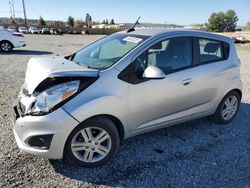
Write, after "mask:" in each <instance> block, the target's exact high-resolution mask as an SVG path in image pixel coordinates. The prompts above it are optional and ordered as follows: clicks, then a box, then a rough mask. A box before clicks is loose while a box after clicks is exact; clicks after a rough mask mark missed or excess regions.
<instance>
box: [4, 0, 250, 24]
mask: <svg viewBox="0 0 250 188" xmlns="http://www.w3.org/2000/svg"><path fill="white" fill-rule="evenodd" d="M9 1H13V2H14V8H15V12H16V17H23V13H22V0H0V17H10V6H9ZM25 5H26V14H27V17H28V18H30V19H38V18H39V16H42V17H43V18H44V19H45V20H61V21H66V20H67V18H68V16H72V17H74V18H75V19H85V15H86V13H89V14H90V15H91V16H92V19H93V20H95V21H100V22H102V21H103V19H108V20H110V19H112V18H113V19H114V20H115V22H116V23H128V22H135V21H136V19H137V18H138V17H139V16H141V20H140V22H151V23H162V24H179V25H189V24H198V23H205V22H207V19H208V17H209V16H210V15H211V14H212V13H213V12H219V11H226V10H228V9H233V10H235V11H236V13H237V16H238V18H239V21H238V25H239V26H244V25H246V23H247V22H249V21H250V0H238V1H237V0H171V1H170V0H25Z"/></svg>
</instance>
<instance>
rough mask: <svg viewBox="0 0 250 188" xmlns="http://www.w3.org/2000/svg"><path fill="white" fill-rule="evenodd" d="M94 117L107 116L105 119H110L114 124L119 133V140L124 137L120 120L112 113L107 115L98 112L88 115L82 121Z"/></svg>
mask: <svg viewBox="0 0 250 188" xmlns="http://www.w3.org/2000/svg"><path fill="white" fill-rule="evenodd" d="M94 118H107V119H109V120H111V121H112V122H113V123H114V125H115V127H116V129H117V131H118V133H119V137H120V140H123V139H124V136H125V132H124V126H123V124H122V122H121V121H120V120H119V119H118V118H117V117H115V116H113V115H109V114H99V115H95V116H92V117H89V118H87V119H85V120H84V121H83V122H85V121H88V120H90V119H94Z"/></svg>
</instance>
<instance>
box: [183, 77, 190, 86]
mask: <svg viewBox="0 0 250 188" xmlns="http://www.w3.org/2000/svg"><path fill="white" fill-rule="evenodd" d="M191 82H192V79H191V78H187V79H185V80H182V81H181V83H182V84H183V85H184V86H186V85H189V84H190V83H191Z"/></svg>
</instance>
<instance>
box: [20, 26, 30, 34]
mask: <svg viewBox="0 0 250 188" xmlns="http://www.w3.org/2000/svg"><path fill="white" fill-rule="evenodd" d="M18 31H19V33H25V34H27V33H29V32H28V30H27V29H26V27H19V29H18Z"/></svg>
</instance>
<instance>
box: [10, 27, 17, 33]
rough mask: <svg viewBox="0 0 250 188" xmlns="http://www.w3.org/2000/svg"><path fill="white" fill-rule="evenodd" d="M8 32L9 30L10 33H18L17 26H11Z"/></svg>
mask: <svg viewBox="0 0 250 188" xmlns="http://www.w3.org/2000/svg"><path fill="white" fill-rule="evenodd" d="M8 30H9V31H12V32H17V30H16V26H9V27H8Z"/></svg>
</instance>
